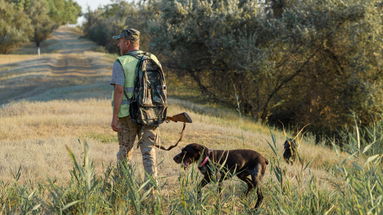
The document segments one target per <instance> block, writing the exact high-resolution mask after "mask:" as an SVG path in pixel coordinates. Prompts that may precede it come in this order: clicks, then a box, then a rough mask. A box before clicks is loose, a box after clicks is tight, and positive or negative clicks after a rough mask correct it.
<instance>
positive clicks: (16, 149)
mask: <svg viewBox="0 0 383 215" xmlns="http://www.w3.org/2000/svg"><path fill="white" fill-rule="evenodd" d="M177 102H182V101H179V100H176V102H175V101H173V100H172V104H171V106H170V110H169V112H170V113H171V114H172V113H178V112H182V111H187V112H188V113H190V115H191V117H192V118H193V120H194V122H193V123H192V124H189V125H188V126H187V129H186V133H185V136H184V141H183V142H181V144H180V146H179V147H178V148H180V147H182V146H184V145H185V144H187V143H192V142H197V143H201V144H204V145H207V146H208V147H211V148H215V149H234V148H250V149H255V150H257V151H259V152H261V153H263V154H265V155H266V157H268V158H269V159H275V158H272V157H273V154H272V152H271V150H270V147H269V146H268V144H267V142H271V136H270V131H269V129H268V128H267V127H265V126H262V125H260V124H257V123H250V122H247V121H246V120H241V119H237V120H233V119H231V118H230V117H229V119H227V118H223V117H214V116H209V115H205V114H199V113H196V112H194V111H193V110H192V109H185V108H183V105H180V104H178V103H177ZM216 112H217V113H218V112H219V110H216ZM110 119H111V106H110V101H109V100H102V99H87V100H81V101H73V100H54V101H48V102H27V101H21V102H15V103H11V104H8V105H6V106H4V107H2V108H1V109H0V137H1V138H0V144H1V146H2V149H1V151H0V158H2V159H1V160H0V179H1V180H4V181H9V180H12V174H11V173H12V172H15V171H16V170H17V169H18V168H19V167H21V168H22V178H21V180H22V181H29V180H32V181H41V180H43V179H45V178H47V177H51V178H52V177H53V178H56V179H58V181H61V182H64V181H65V180H66V179H67V178H68V177H69V172H68V171H69V170H70V168H71V166H72V164H71V163H70V158H69V156H68V155H67V152H66V150H65V145H67V146H69V147H70V148H71V149H73V151H74V152H75V153H76V154H79V153H80V151H81V145H80V144H79V143H78V139H80V140H82V141H87V142H88V143H89V145H90V149H91V151H90V157H91V158H92V159H93V160H94V161H95V163H96V169H97V170H98V172H102V171H103V168H104V167H105V166H106V165H108V164H110V163H114V162H115V154H116V153H117V150H118V143H117V138H116V134H115V133H114V132H113V131H112V130H111V129H110V127H109V124H110ZM180 129H181V124H180V123H168V124H166V123H165V124H163V126H161V127H160V131H161V140H162V144H165V145H169V144H173V143H174V142H175V141H176V140H177V139H178V132H179V131H180ZM272 133H274V134H275V135H276V138H277V143H278V148H279V153H280V154H281V153H282V148H281V147H282V144H283V141H284V136H283V134H282V133H281V132H278V131H272ZM300 149H301V153H302V154H304V155H305V156H304V159H305V160H307V161H309V160H312V165H311V168H309V169H307V170H306V172H305V173H304V174H306V175H309V174H314V175H315V176H317V177H318V178H321V179H323V184H322V185H323V186H324V187H329V188H331V187H332V186H331V183H333V182H334V180H336V179H334V178H333V177H332V176H331V174H329V173H328V172H327V171H326V167H329V166H333V165H335V164H336V163H338V162H339V160H341V159H342V158H341V157H338V156H337V155H336V154H335V152H333V151H331V150H330V149H328V148H325V147H321V146H314V145H312V144H309V143H303V144H302V145H301V147H300ZM178 151H179V149H174V150H172V151H171V152H164V151H158V158H159V170H160V176H161V177H163V179H162V180H163V182H164V183H167V184H168V186H170V187H171V186H173V185H175V183H177V177H178V174H179V167H178V166H177V165H175V163H174V162H173V161H172V157H173V156H174V155H175V154H176V153H178ZM323 155H326V156H323ZM342 157H343V156H342ZM134 162H135V163H136V165H137V166H138V169H140V171H139V173H140V174H142V170H141V169H142V168H140V166H141V165H142V164H141V156H140V154H139V150H135V153H134ZM283 166H284V168H285V169H286V171H287V175H288V176H290V177H291V179H292V181H294V180H295V178H297V177H298V173H299V172H300V166H299V164H295V165H293V166H289V165H284V164H283ZM300 174H302V173H300ZM268 175H269V173H267V176H266V178H269V176H268ZM299 177H302V176H299ZM266 180H268V179H266ZM329 182H331V183H329Z"/></svg>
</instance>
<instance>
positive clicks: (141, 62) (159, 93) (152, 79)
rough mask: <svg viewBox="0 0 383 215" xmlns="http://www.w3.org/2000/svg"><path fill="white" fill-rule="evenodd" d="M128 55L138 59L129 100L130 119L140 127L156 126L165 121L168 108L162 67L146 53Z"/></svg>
mask: <svg viewBox="0 0 383 215" xmlns="http://www.w3.org/2000/svg"><path fill="white" fill-rule="evenodd" d="M128 55H130V56H133V57H135V58H137V59H138V63H137V67H136V80H135V82H134V90H133V96H132V98H130V107H129V114H130V116H131V119H132V120H133V121H134V122H136V123H137V124H139V125H142V126H158V125H160V124H161V123H163V122H164V121H165V120H166V112H167V108H168V101H167V93H166V82H165V76H164V72H163V70H162V66H161V64H160V63H159V62H158V60H157V58H156V57H155V56H154V55H152V54H150V53H148V52H137V53H136V54H129V53H128ZM125 95H126V94H125ZM128 99H129V98H128Z"/></svg>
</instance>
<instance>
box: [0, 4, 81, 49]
mask: <svg viewBox="0 0 383 215" xmlns="http://www.w3.org/2000/svg"><path fill="white" fill-rule="evenodd" d="M0 3H1V4H0V11H1V15H0V30H1V39H0V53H7V52H9V51H10V49H11V48H13V47H15V46H17V45H19V44H20V43H22V42H26V41H28V39H29V40H30V41H33V42H35V43H36V46H37V47H39V46H40V43H41V42H42V41H43V40H45V39H46V38H47V37H48V36H49V34H50V33H52V32H53V30H54V29H56V28H57V27H58V26H59V25H63V24H68V23H76V21H77V17H78V16H80V15H81V8H80V6H79V5H78V4H77V3H76V2H74V1H73V0H33V1H31V0H1V2H0Z"/></svg>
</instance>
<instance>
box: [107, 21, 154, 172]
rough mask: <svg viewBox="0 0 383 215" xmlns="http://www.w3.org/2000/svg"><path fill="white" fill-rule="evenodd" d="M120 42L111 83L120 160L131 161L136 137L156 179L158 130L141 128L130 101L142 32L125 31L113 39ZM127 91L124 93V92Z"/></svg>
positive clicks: (147, 169) (113, 124)
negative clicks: (132, 113) (135, 118)
mask: <svg viewBox="0 0 383 215" xmlns="http://www.w3.org/2000/svg"><path fill="white" fill-rule="evenodd" d="M113 39H115V40H117V46H118V48H119V50H120V55H121V56H120V57H118V58H117V60H116V61H115V62H114V64H113V72H112V81H111V84H112V85H114V93H113V102H112V104H113V118H112V123H111V126H112V129H113V131H116V132H118V142H119V151H118V153H117V161H118V162H120V161H125V160H128V161H130V160H131V158H132V148H133V146H134V141H135V139H136V136H138V137H139V140H138V144H139V146H140V150H141V153H142V159H143V164H144V169H145V172H146V174H145V178H147V177H146V176H147V175H151V176H152V177H154V178H155V177H156V176H157V168H156V155H155V149H154V144H155V141H156V139H157V128H156V127H148V126H144V127H141V126H139V125H137V124H136V123H135V122H134V121H133V120H132V119H131V117H130V116H129V99H130V98H131V97H132V95H133V89H134V83H135V78H136V73H135V70H136V66H137V63H138V59H137V58H136V57H134V56H131V54H132V55H135V54H137V53H138V52H140V51H139V49H140V32H139V31H138V30H136V29H133V28H128V29H125V30H123V31H122V32H121V34H119V35H117V36H113ZM124 91H125V92H124Z"/></svg>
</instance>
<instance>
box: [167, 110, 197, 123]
mask: <svg viewBox="0 0 383 215" xmlns="http://www.w3.org/2000/svg"><path fill="white" fill-rule="evenodd" d="M166 121H168V122H169V121H173V122H185V123H192V122H193V121H192V119H191V118H190V116H189V114H187V113H185V112H183V113H179V114H176V115H174V116H167V117H166Z"/></svg>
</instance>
